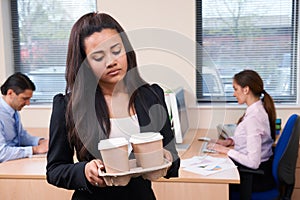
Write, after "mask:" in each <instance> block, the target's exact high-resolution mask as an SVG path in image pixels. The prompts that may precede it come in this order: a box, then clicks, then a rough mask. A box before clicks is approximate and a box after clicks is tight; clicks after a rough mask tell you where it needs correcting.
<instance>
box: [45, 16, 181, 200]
mask: <svg viewBox="0 0 300 200" xmlns="http://www.w3.org/2000/svg"><path fill="white" fill-rule="evenodd" d="M66 80H67V86H66V94H65V95H62V94H58V95H56V96H55V97H54V100H53V111H52V116H51V122H50V142H49V152H48V154H47V160H48V163H47V181H48V182H49V183H50V184H53V185H55V186H58V187H63V188H66V189H73V190H75V192H74V194H73V197H72V199H124V200H125V199H131V200H132V199H149V200H150V199H155V196H154V193H153V191H152V188H151V181H149V180H148V179H144V178H143V177H142V176H139V177H132V178H131V179H130V182H129V183H128V184H127V185H126V186H107V185H106V182H105V180H103V179H102V178H101V177H99V175H98V169H99V168H100V169H103V165H104V163H103V162H102V160H101V155H100V153H99V151H98V149H97V145H98V142H99V141H100V140H102V139H107V138H112V137H126V138H127V139H128V138H129V137H130V134H134V133H140V132H141V134H142V133H143V132H149V131H152V132H160V133H161V135H162V136H163V146H164V151H165V157H166V158H167V159H168V160H170V161H172V165H171V167H169V168H168V169H167V172H166V174H164V175H165V178H169V177H176V176H178V169H179V164H180V160H179V158H178V154H177V151H176V149H175V143H174V136H173V133H172V131H171V125H170V122H169V120H168V117H167V112H166V110H167V109H166V105H165V101H164V93H163V90H162V89H161V88H160V87H159V86H158V85H156V84H153V85H149V84H148V83H146V82H145V81H144V80H143V79H142V78H141V77H140V75H139V73H138V70H137V63H136V56H135V52H134V51H133V49H132V47H131V44H130V42H129V40H128V37H127V35H126V34H125V33H124V30H123V28H122V27H121V26H120V25H119V23H118V22H117V21H116V20H115V19H113V18H112V17H111V16H109V15H107V14H103V13H89V14H86V15H84V16H82V17H81V18H80V19H79V20H78V21H77V22H76V23H75V24H74V26H73V28H72V30H71V35H70V40H69V47H68V54H67V67H66ZM124 121H125V123H122V122H124ZM122 124H126V126H123V125H122ZM74 150H75V151H74ZM74 152H76V156H77V159H78V161H79V162H76V163H74V160H73V155H74ZM149 176H150V178H149ZM144 177H146V178H149V179H151V174H148V175H145V176H144Z"/></svg>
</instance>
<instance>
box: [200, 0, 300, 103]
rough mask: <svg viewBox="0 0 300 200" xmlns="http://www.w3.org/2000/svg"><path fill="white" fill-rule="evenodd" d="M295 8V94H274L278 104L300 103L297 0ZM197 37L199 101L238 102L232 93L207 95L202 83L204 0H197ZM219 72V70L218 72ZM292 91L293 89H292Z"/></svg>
mask: <svg viewBox="0 0 300 200" xmlns="http://www.w3.org/2000/svg"><path fill="white" fill-rule="evenodd" d="M292 3H293V9H292V10H294V11H295V10H296V12H293V15H294V16H293V17H292V18H293V22H292V26H293V32H292V41H293V43H295V45H293V49H292V50H291V55H292V56H291V57H292V58H291V59H292V61H291V63H293V66H291V74H290V77H291V78H290V84H291V87H293V89H294V91H295V94H294V95H290V96H288V97H283V96H280V95H278V96H272V97H273V99H274V102H275V103H276V104H283V105H284V104H285V105H291V104H299V99H300V94H299V91H300V81H299V80H298V79H299V78H300V69H299V68H300V66H299V59H298V57H299V48H298V47H299V43H298V37H299V35H298V32H299V15H300V14H299V13H300V11H299V2H297V0H293V2H292ZM195 13H196V14H195V16H196V17H195V20H196V22H195V29H196V30H195V39H196V43H197V47H196V70H195V76H196V83H195V90H196V91H195V92H196V98H197V102H198V103H202V104H203V103H204V104H205V103H227V104H232V103H236V99H235V97H233V96H232V95H231V96H229V95H224V96H223V95H213V94H211V96H205V95H203V93H204V90H205V89H204V88H203V85H202V82H203V80H205V77H204V76H205V75H204V74H203V67H202V66H203V58H204V57H206V56H207V55H206V53H205V52H204V50H203V48H202V45H203V40H202V38H203V26H202V0H196V9H195ZM217 73H218V72H217ZM290 90H291V91H292V89H290Z"/></svg>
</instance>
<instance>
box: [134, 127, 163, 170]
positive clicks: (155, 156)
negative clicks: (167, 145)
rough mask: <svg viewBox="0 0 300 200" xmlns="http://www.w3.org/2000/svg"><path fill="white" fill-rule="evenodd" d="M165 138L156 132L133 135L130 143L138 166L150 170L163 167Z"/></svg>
mask: <svg viewBox="0 0 300 200" xmlns="http://www.w3.org/2000/svg"><path fill="white" fill-rule="evenodd" d="M162 139H163V136H162V135H161V134H160V133H156V132H147V133H139V134H134V135H131V137H130V139H129V142H130V143H131V145H132V148H133V152H134V155H135V158H136V162H137V165H138V166H140V167H142V168H150V167H156V166H160V165H163V163H164V156H163V144H162Z"/></svg>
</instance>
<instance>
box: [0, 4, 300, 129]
mask: <svg viewBox="0 0 300 200" xmlns="http://www.w3.org/2000/svg"><path fill="white" fill-rule="evenodd" d="M8 1H9V0H2V1H0V17H1V18H0V56H1V57H0V58H1V59H0V80H1V81H2V80H4V78H5V77H7V76H8V75H9V74H10V73H11V71H12V70H11V69H12V62H11V60H10V59H11V52H6V51H4V50H6V49H7V46H9V45H8V44H7V43H10V42H9V41H10V40H9V37H10V32H9V31H8V30H4V29H7V27H9V20H7V16H9V15H8V13H7V12H8V11H7V10H8V9H6V8H7V6H8V3H7V2H8ZM97 3H98V8H99V9H98V10H99V11H101V12H106V13H109V14H111V15H112V16H113V17H114V18H116V19H117V20H118V21H119V22H120V24H121V25H122V26H123V27H124V29H125V30H126V31H127V33H128V35H129V37H130V40H131V42H132V43H133V46H134V47H135V48H137V49H136V52H137V56H138V63H139V66H140V70H141V74H142V76H143V77H144V78H145V79H146V80H147V81H149V82H157V83H159V84H160V85H161V86H163V87H165V88H171V89H172V88H173V89H174V88H176V87H177V86H184V88H185V89H186V91H187V93H186V97H187V102H188V106H189V119H190V122H191V123H190V124H191V126H192V127H193V128H215V126H216V124H218V123H222V122H224V123H232V122H236V120H237V119H238V118H239V117H240V116H241V115H242V114H243V112H244V109H245V107H244V106H234V105H196V104H195V101H194V97H195V70H194V69H195V58H194V55H195V54H194V53H195V52H194V48H193V45H194V38H195V1H194V0H184V1H182V0H163V1H161V0H152V1H146V0H128V1H112V0H98V1H97ZM149 29H152V33H155V34H148V33H149V31H146V30H149ZM160 38H163V40H161V41H159V39H160ZM8 49H9V48H8ZM10 51H11V49H10ZM5 66H9V67H5ZM299 87H300V86H299ZM277 113H278V117H280V118H282V119H283V123H285V120H286V119H287V118H288V116H289V115H290V114H292V113H298V114H300V106H299V105H290V106H277ZM50 115H51V106H48V107H45V106H43V107H41V106H29V107H27V108H24V109H23V110H22V112H21V117H22V121H23V124H24V126H25V127H48V126H49V120H50Z"/></svg>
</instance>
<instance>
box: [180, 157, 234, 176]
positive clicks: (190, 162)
mask: <svg viewBox="0 0 300 200" xmlns="http://www.w3.org/2000/svg"><path fill="white" fill-rule="evenodd" d="M181 167H182V168H183V170H186V171H190V172H193V173H196V174H201V175H204V176H207V175H210V174H214V173H217V172H221V171H224V170H228V169H232V168H235V167H236V166H235V165H234V164H233V162H232V161H231V160H230V159H229V158H217V157H212V156H207V155H206V156H194V157H192V158H189V159H184V160H182V162H181Z"/></svg>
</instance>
